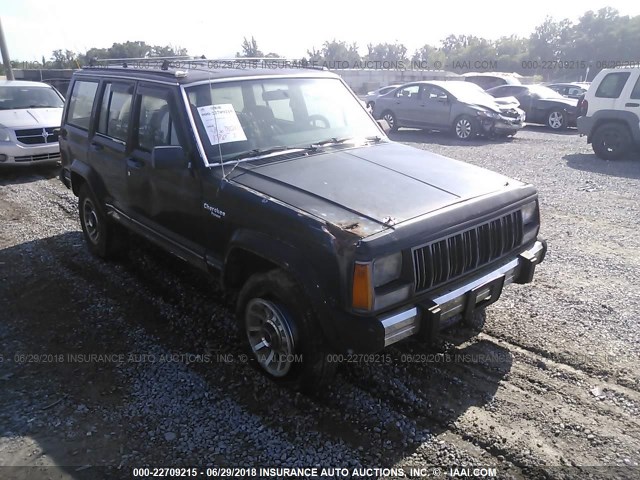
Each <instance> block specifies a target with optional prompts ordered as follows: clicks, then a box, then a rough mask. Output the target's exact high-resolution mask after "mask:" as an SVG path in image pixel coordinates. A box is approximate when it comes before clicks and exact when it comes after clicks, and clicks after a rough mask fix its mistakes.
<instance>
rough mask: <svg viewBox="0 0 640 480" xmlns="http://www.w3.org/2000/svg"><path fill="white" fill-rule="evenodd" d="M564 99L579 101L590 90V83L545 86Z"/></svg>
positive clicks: (550, 84)
mask: <svg viewBox="0 0 640 480" xmlns="http://www.w3.org/2000/svg"><path fill="white" fill-rule="evenodd" d="M545 86H546V87H549V88H550V89H551V90H553V91H554V92H558V93H559V94H560V95H562V96H563V97H567V98H575V99H579V98H580V97H581V96H582V95H584V93H585V92H586V91H587V90H588V89H589V83H583V82H575V83H549V84H547V85H545Z"/></svg>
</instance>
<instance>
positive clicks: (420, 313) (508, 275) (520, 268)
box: [380, 241, 547, 347]
mask: <svg viewBox="0 0 640 480" xmlns="http://www.w3.org/2000/svg"><path fill="white" fill-rule="evenodd" d="M546 251H547V245H546V243H545V242H544V241H537V242H536V243H535V244H534V245H533V247H531V248H530V249H529V250H525V251H524V252H522V253H520V255H518V257H517V258H514V259H513V260H511V261H509V262H507V263H504V264H502V265H501V266H499V267H498V268H496V269H495V270H493V271H491V272H489V273H486V274H484V275H481V276H477V277H475V278H472V279H471V280H467V281H465V283H463V284H454V285H452V286H451V288H450V289H447V290H445V291H440V292H437V293H436V294H435V296H434V297H431V298H428V299H426V300H423V301H421V302H420V303H419V304H418V305H414V306H413V307H411V308H408V309H407V308H404V309H402V310H400V311H397V312H394V313H393V314H391V315H389V316H386V317H383V318H381V319H380V322H381V323H382V326H383V328H384V346H385V347H387V346H389V345H391V344H393V343H396V342H398V341H400V340H402V339H403V338H406V337H409V336H411V335H415V334H417V333H418V332H421V331H426V332H425V333H428V334H430V335H433V334H435V333H436V332H437V331H439V330H440V329H441V328H442V326H443V325H447V322H446V320H448V319H451V318H452V317H455V316H456V315H462V318H465V317H469V316H471V315H472V314H473V311H474V310H475V309H476V308H483V307H485V306H487V305H489V304H491V303H493V302H495V301H496V300H497V299H498V298H499V297H500V294H501V292H502V288H503V287H504V286H505V285H508V284H510V283H529V282H531V281H532V280H533V273H534V271H535V266H536V265H537V264H539V263H540V262H542V260H543V259H544V256H545V254H546Z"/></svg>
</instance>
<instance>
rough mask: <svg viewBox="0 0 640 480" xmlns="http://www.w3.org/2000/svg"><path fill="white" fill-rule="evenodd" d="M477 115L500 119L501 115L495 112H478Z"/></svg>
mask: <svg viewBox="0 0 640 480" xmlns="http://www.w3.org/2000/svg"><path fill="white" fill-rule="evenodd" d="M477 114H478V115H479V116H480V117H485V118H500V115H499V114H497V113H494V112H490V111H488V110H478V112H477Z"/></svg>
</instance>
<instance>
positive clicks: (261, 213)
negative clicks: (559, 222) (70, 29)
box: [60, 59, 546, 388]
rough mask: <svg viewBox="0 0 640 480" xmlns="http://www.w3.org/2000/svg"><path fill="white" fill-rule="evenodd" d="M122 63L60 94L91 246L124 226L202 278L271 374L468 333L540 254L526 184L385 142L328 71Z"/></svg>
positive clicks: (295, 379) (118, 238)
mask: <svg viewBox="0 0 640 480" xmlns="http://www.w3.org/2000/svg"><path fill="white" fill-rule="evenodd" d="M127 64H128V68H117V67H111V66H104V67H103V68H85V69H84V70H82V71H79V72H76V73H75V74H74V76H73V79H72V83H71V86H70V89H69V101H68V102H67V104H66V106H65V111H64V116H63V123H62V128H61V131H60V146H61V152H62V162H63V169H62V173H61V180H62V181H63V182H64V183H65V184H66V185H67V186H68V187H70V188H72V189H73V192H74V193H75V194H76V195H78V197H79V200H78V208H79V215H80V223H81V226H82V231H83V234H84V238H85V241H86V243H87V245H88V247H89V249H90V251H91V252H93V253H94V254H96V255H98V256H102V257H109V256H110V255H114V254H116V253H117V251H118V249H121V248H123V247H125V246H126V243H127V242H126V241H125V240H126V238H127V237H126V236H125V235H124V233H123V232H125V231H128V232H133V233H135V234H138V235H142V236H144V237H146V238H147V239H148V240H150V241H151V242H154V243H156V244H157V245H159V246H161V247H162V248H164V249H165V250H167V251H168V252H170V253H172V254H174V255H176V256H177V257H179V258H181V259H183V260H185V261H186V262H189V263H190V264H192V265H193V266H194V267H195V268H198V269H201V270H203V271H205V272H208V273H209V274H211V276H212V277H214V278H216V279H217V280H218V281H219V283H220V285H221V287H222V288H223V289H224V290H225V291H229V292H235V293H236V294H237V295H236V296H235V297H233V298H237V309H236V313H237V320H238V325H239V328H240V330H241V331H242V336H243V337H244V340H243V341H244V344H245V345H246V348H247V350H248V351H250V353H251V358H253V359H254V364H255V365H257V366H259V368H261V369H262V370H263V371H264V372H265V373H266V374H268V375H269V376H270V377H271V378H272V379H274V380H278V381H282V382H286V383H287V384H290V385H292V386H294V387H303V388H304V387H308V388H318V387H320V386H322V385H323V383H325V382H326V381H327V380H329V379H330V378H331V374H332V373H333V371H334V370H335V367H336V364H337V362H339V361H340V360H342V359H344V358H349V357H347V356H348V355H357V354H365V353H375V352H378V351H380V350H382V349H384V348H385V347H387V346H389V345H391V344H393V343H396V342H398V341H400V340H402V339H404V338H407V337H410V336H414V337H419V338H421V339H422V340H423V341H430V340H432V339H433V338H434V337H435V336H436V335H437V334H438V332H439V331H440V329H442V328H445V327H446V326H448V325H450V324H452V323H458V322H462V323H464V324H466V325H468V326H470V327H473V328H476V329H479V328H481V327H482V324H483V322H484V318H485V317H484V308H485V307H486V306H487V305H489V304H491V303H492V302H494V301H496V300H497V299H498V298H499V297H500V293H501V291H502V289H503V287H504V286H505V285H507V284H509V283H528V282H531V281H532V278H533V274H534V270H535V267H536V265H537V264H538V263H540V262H541V261H542V260H543V258H544V255H545V251H546V244H545V243H544V241H542V240H539V239H538V231H539V210H538V196H537V192H536V190H535V188H534V187H532V186H531V185H527V184H524V183H522V182H519V181H516V180H512V179H509V178H507V177H504V176H503V175H500V174H498V173H493V172H490V171H487V170H484V169H482V168H479V167H476V166H473V165H471V164H468V163H465V162H461V161H456V160H451V159H448V158H445V157H441V156H439V155H435V154H432V153H429V152H426V151H424V150H420V149H416V148H412V147H409V146H406V145H402V144H398V143H394V142H391V141H390V140H389V139H388V138H387V137H386V135H385V133H384V131H383V130H382V129H381V128H380V126H379V125H378V124H377V123H376V122H375V121H374V120H373V119H372V118H371V116H370V115H369V114H368V113H367V111H366V109H365V107H364V106H363V105H361V103H360V102H359V101H358V98H357V97H356V96H355V94H354V93H353V92H352V91H351V90H350V89H349V88H348V87H347V85H346V84H345V83H344V81H343V80H342V79H340V77H339V76H337V75H335V74H332V73H330V72H328V71H322V70H315V69H284V68H283V69H277V68H274V69H266V68H265V69H263V68H254V69H244V68H232V67H230V68H222V69H220V68H215V69H210V68H208V66H209V65H212V64H213V62H212V61H207V60H197V61H195V60H194V61H187V60H184V59H181V60H180V61H179V64H178V65H172V64H168V62H167V60H164V64H163V65H162V66H160V65H159V64H158V65H155V64H154V62H153V61H152V60H150V59H144V60H142V61H141V62H140V64H139V65H137V64H136V63H135V62H134V61H133V60H131V61H128V62H127ZM215 64H216V65H218V64H219V63H218V62H216V63H215ZM154 65H155V66H154ZM125 293H126V292H125ZM212 295H213V293H212ZM125 297H126V295H125ZM512 321H513V322H518V319H515V318H514V319H512ZM522 321H528V319H522Z"/></svg>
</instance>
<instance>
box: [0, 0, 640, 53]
mask: <svg viewBox="0 0 640 480" xmlns="http://www.w3.org/2000/svg"><path fill="white" fill-rule="evenodd" d="M605 6H611V7H613V8H616V9H617V10H619V11H620V14H622V15H632V16H634V15H640V2H638V1H631V0H580V1H575V2H574V1H569V0H564V1H558V0H537V1H535V2H532V1H525V2H518V1H515V2H514V1H509V2H496V1H494V2H490V1H489V2H487V1H479V0H456V1H453V2H451V1H444V2H434V3H427V2H420V3H418V2H399V3H395V2H384V3H383V4H382V6H377V5H376V4H374V3H373V2H349V1H348V0H321V1H318V2H311V1H280V2H278V1H270V2H239V1H217V2H216V1H214V0H208V1H207V0H205V1H197V0H179V1H171V0H157V1H155V2H147V1H143V0H109V1H108V2H97V1H94V0H54V1H53V2H51V1H44V0H0V19H1V21H2V27H3V29H4V34H5V39H6V41H7V45H8V48H9V55H10V56H11V59H12V60H22V61H40V60H41V58H42V56H43V55H44V56H45V58H47V59H50V57H51V52H52V51H53V50H56V49H62V50H72V51H75V52H80V53H84V52H85V51H86V50H88V49H89V48H92V47H98V48H106V47H110V46H111V45H112V44H113V43H115V42H125V41H128V40H131V41H134V40H141V41H145V42H147V44H150V45H161V46H164V45H173V46H179V47H184V48H187V49H188V52H189V54H190V55H205V56H207V57H208V58H229V57H232V56H234V55H235V53H236V52H237V51H240V50H241V44H242V40H243V38H244V37H247V38H250V37H251V36H252V35H253V36H254V37H255V39H256V41H257V42H258V47H259V48H260V50H262V51H263V52H264V53H265V54H266V53H268V52H275V53H278V54H280V55H281V56H284V57H287V58H300V57H302V56H306V55H307V50H310V49H311V48H312V47H315V48H316V49H320V48H321V47H322V44H323V43H324V42H325V41H327V40H333V39H337V40H345V41H347V42H349V43H351V42H357V44H358V46H359V47H360V53H361V54H365V53H366V45H367V44H368V43H373V44H377V43H385V42H389V43H394V42H400V43H404V44H405V45H406V46H407V48H408V52H409V54H413V52H414V51H415V50H416V49H417V48H420V47H422V46H423V45H424V44H427V43H429V44H431V45H434V46H437V45H438V44H439V42H440V40H442V39H443V38H445V37H446V36H447V35H449V34H452V33H453V34H470V35H476V36H480V37H484V38H489V39H496V38H499V37H501V36H505V35H507V36H508V35H518V36H529V34H530V33H531V32H533V30H534V28H535V27H536V26H537V25H539V24H541V23H542V22H543V21H544V19H545V17H546V16H551V17H553V18H554V19H556V20H560V19H563V18H569V19H570V20H573V21H577V20H578V18H579V17H580V16H581V15H582V14H584V12H586V11H588V10H594V11H597V10H598V9H600V8H603V7H605Z"/></svg>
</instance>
